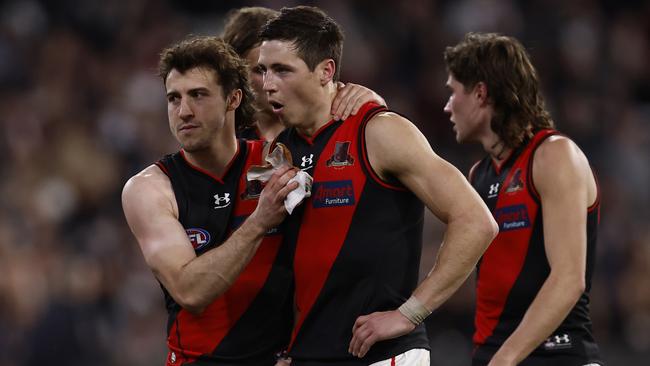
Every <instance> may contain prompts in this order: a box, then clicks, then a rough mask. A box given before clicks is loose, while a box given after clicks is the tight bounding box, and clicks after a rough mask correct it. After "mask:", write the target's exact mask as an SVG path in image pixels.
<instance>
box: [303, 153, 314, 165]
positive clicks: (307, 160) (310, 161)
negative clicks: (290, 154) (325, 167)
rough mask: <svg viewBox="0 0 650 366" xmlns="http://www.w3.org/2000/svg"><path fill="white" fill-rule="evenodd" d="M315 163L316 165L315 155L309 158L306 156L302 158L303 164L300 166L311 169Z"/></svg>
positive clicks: (310, 155)
mask: <svg viewBox="0 0 650 366" xmlns="http://www.w3.org/2000/svg"><path fill="white" fill-rule="evenodd" d="M313 163H314V154H309V156H307V155H305V156H303V157H302V163H300V166H301V167H303V168H305V167H307V166H308V165H309V167H311V165H312V164H313Z"/></svg>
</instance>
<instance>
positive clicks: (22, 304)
mask: <svg viewBox="0 0 650 366" xmlns="http://www.w3.org/2000/svg"><path fill="white" fill-rule="evenodd" d="M301 3H305V4H314V5H318V6H321V7H322V8H324V9H325V10H326V11H328V12H329V13H330V15H332V16H333V17H334V18H335V19H337V20H338V21H339V22H340V24H341V25H342V26H343V27H344V29H345V31H346V35H347V41H346V44H345V50H344V57H343V65H342V66H343V68H342V70H343V74H342V76H343V79H344V80H346V81H351V82H355V83H360V84H364V85H367V86H368V87H371V88H373V89H374V90H376V91H377V92H379V93H380V94H381V95H382V96H384V97H385V98H386V100H387V101H388V103H389V105H390V107H391V108H393V109H395V110H397V111H400V112H402V113H404V114H405V115H406V116H408V117H410V118H411V119H412V120H413V121H414V122H415V123H416V124H417V125H418V126H419V127H420V128H421V129H422V131H423V132H424V133H425V134H426V136H427V137H428V139H429V141H430V142H431V144H432V145H433V147H434V149H435V150H436V151H437V152H438V153H439V154H441V155H442V156H443V157H445V158H446V159H448V160H450V161H451V162H453V163H454V164H456V165H457V166H458V167H459V168H460V169H461V170H462V171H463V172H467V170H468V168H469V167H470V165H471V163H472V162H473V161H475V160H476V159H477V158H478V157H480V156H481V151H480V147H479V146H458V145H456V143H455V141H454V139H453V135H452V131H451V124H450V122H449V120H448V117H447V116H445V115H444V113H443V112H442V108H443V106H444V103H445V102H446V98H447V92H446V90H445V88H444V82H445V78H446V73H445V70H444V66H443V62H442V52H443V50H444V47H445V46H446V45H450V44H454V43H456V42H457V41H459V40H460V39H461V37H462V35H463V34H464V33H465V32H466V31H470V30H473V31H499V32H503V33H506V34H510V35H515V36H517V37H518V38H520V39H521V40H522V41H523V43H524V45H525V46H526V47H527V48H528V49H529V50H530V53H531V55H532V58H533V62H534V63H535V64H536V65H537V67H538V70H539V72H540V75H541V79H542V84H543V89H544V92H545V95H546V99H547V103H548V106H549V108H550V110H551V111H552V115H553V117H554V118H555V120H556V122H557V125H558V127H559V129H560V130H562V131H564V132H565V133H568V134H569V135H570V136H572V137H573V138H574V139H575V141H576V142H577V143H578V144H579V145H580V146H581V147H582V149H583V150H584V151H585V152H586V154H587V155H588V157H589V158H590V160H591V162H592V164H593V166H594V168H595V171H596V172H597V174H598V176H599V180H600V187H601V190H602V213H601V217H602V224H601V227H600V233H599V242H598V251H597V253H598V255H597V270H596V274H595V278H594V282H593V289H592V300H593V302H592V304H593V305H592V315H593V320H594V323H595V325H594V329H595V334H596V337H597V339H598V341H599V342H600V344H601V346H602V352H603V355H604V356H605V359H606V360H607V361H608V362H609V364H610V365H639V364H646V363H647V360H648V359H650V285H649V279H650V228H649V225H648V217H650V216H649V211H650V199H649V198H650V190H649V189H648V188H649V187H650V164H649V161H648V160H649V159H648V157H649V156H650V154H649V150H650V122H649V121H650V66H649V65H650V62H649V61H650V58H649V51H650V47H649V46H650V32H649V30H650V28H649V25H648V22H647V20H648V19H650V3H648V2H647V1H646V2H643V1H627V2H621V1H592V0H580V1H565V0H544V1H542V0H533V1H513V0H511V1H498V0H459V1H425V0H413V1H380V0H373V1H371V0H364V1H347V2H343V1H331V2H326V1H305V2H301ZM296 4H298V2H291V1H259V2H244V1H199V0H193V1H183V0H178V1H171V2H164V1H153V0H130V1H117V0H110V1H109V0H105V1H101V2H99V1H96V2H91V1H81V0H79V1H76V0H60V1H46V0H40V1H39V0H25V1H2V2H0V116H1V117H0V124H1V125H2V133H1V134H0V153H1V154H2V156H4V157H5V158H4V160H3V161H4V163H2V164H1V165H0V191H1V196H0V197H1V199H0V268H1V269H2V274H1V275H0V330H1V331H0V365H3V366H17V365H41V364H51V365H107V366H108V365H133V366H138V365H161V364H162V362H163V360H164V355H163V352H164V334H165V320H164V319H165V314H164V310H163V301H162V294H161V292H160V289H159V288H158V286H157V283H156V282H155V280H154V278H153V276H152V274H151V273H150V272H149V270H148V269H147V268H146V266H145V264H144V261H143V259H142V256H141V254H140V252H139V249H138V246H137V244H136V243H135V241H134V239H133V238H132V237H131V234H130V232H129V230H128V228H127V226H126V224H125V222H124V219H123V215H122V212H121V207H120V191H121V188H122V185H123V183H124V182H125V180H126V179H127V178H128V177H130V176H131V175H132V174H134V173H135V172H137V171H139V170H140V169H142V168H143V167H145V166H146V165H148V164H149V163H151V162H152V161H154V160H155V159H157V158H158V157H160V156H161V155H162V154H164V153H167V152H171V151H174V150H175V149H176V145H175V144H174V143H173V141H172V139H171V137H170V133H169V130H168V127H167V119H166V107H165V100H164V93H163V87H162V84H161V82H160V80H158V79H157V78H156V77H155V76H154V74H155V65H156V61H157V55H158V53H159V51H160V50H161V48H162V47H164V46H165V45H168V44H169V43H170V42H172V41H176V40H179V39H180V38H182V37H183V36H185V35H187V34H188V33H193V34H220V33H221V29H222V27H223V21H224V14H225V13H226V12H227V10H229V9H231V8H236V7H239V6H244V5H262V6H267V7H271V8H276V9H279V8H280V7H281V6H291V5H296ZM441 233H442V228H441V225H440V224H438V223H437V222H435V220H434V219H430V218H429V219H428V224H427V227H426V235H425V236H426V238H427V245H426V248H425V252H424V254H423V263H424V265H423V271H426V270H428V268H430V266H431V264H432V261H433V258H434V256H435V250H436V246H437V243H438V242H439V240H440V238H441ZM472 311H473V280H472V279H470V280H469V281H468V283H467V284H466V285H465V286H464V287H463V289H461V291H460V292H459V293H458V294H456V295H455V296H454V297H453V298H452V299H451V300H450V301H449V302H448V303H447V304H446V305H444V306H443V307H442V308H440V309H439V310H437V311H436V312H435V313H434V314H433V315H432V316H431V318H430V319H428V321H427V323H428V328H429V332H430V335H431V342H432V347H433V351H432V361H433V364H435V365H450V366H451V365H467V364H468V359H469V353H470V350H471V346H470V343H469V336H470V334H471V330H472ZM252 346H253V347H254V345H252Z"/></svg>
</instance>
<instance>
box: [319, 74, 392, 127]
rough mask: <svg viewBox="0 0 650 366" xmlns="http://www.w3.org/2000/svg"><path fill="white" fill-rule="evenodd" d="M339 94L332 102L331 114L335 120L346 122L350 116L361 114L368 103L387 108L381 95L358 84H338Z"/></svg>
mask: <svg viewBox="0 0 650 366" xmlns="http://www.w3.org/2000/svg"><path fill="white" fill-rule="evenodd" d="M337 87H338V92H337V93H336V97H335V98H334V100H333V101H332V109H331V111H330V113H331V114H332V116H333V118H334V119H335V120H339V119H340V120H345V119H346V118H348V117H349V116H350V115H355V114H357V112H359V109H360V108H361V106H362V105H364V104H365V103H367V102H377V103H378V104H380V105H383V106H385V105H386V101H385V100H384V98H382V97H381V96H380V95H379V94H377V93H375V92H374V91H372V90H370V89H368V88H366V87H365V86H362V85H357V84H352V83H348V84H343V83H341V82H339V83H338V84H337Z"/></svg>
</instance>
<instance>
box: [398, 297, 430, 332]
mask: <svg viewBox="0 0 650 366" xmlns="http://www.w3.org/2000/svg"><path fill="white" fill-rule="evenodd" d="M397 310H398V311H399V312H400V313H402V315H404V316H405V317H406V319H408V320H410V321H411V323H413V324H415V325H419V324H420V323H422V322H423V321H424V319H426V317H427V316H429V315H430V314H431V311H429V309H427V308H425V307H424V305H422V303H421V302H420V300H418V299H417V298H416V297H415V296H411V297H409V299H408V300H406V302H405V303H403V304H402V306H400V307H399V308H398V309H397Z"/></svg>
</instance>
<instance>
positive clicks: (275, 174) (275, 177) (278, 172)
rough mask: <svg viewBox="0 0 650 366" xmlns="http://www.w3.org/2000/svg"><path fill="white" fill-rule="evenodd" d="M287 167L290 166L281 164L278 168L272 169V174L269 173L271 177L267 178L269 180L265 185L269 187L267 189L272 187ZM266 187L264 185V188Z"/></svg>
mask: <svg viewBox="0 0 650 366" xmlns="http://www.w3.org/2000/svg"><path fill="white" fill-rule="evenodd" d="M289 169H290V167H288V166H286V165H283V166H281V167H279V168H278V169H277V170H276V171H274V172H273V174H272V175H271V179H269V181H268V182H267V183H266V187H269V189H272V187H273V186H274V185H275V184H276V182H277V181H278V179H280V177H282V175H283V174H284V173H286V172H287V170H289ZM266 187H265V188H266Z"/></svg>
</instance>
